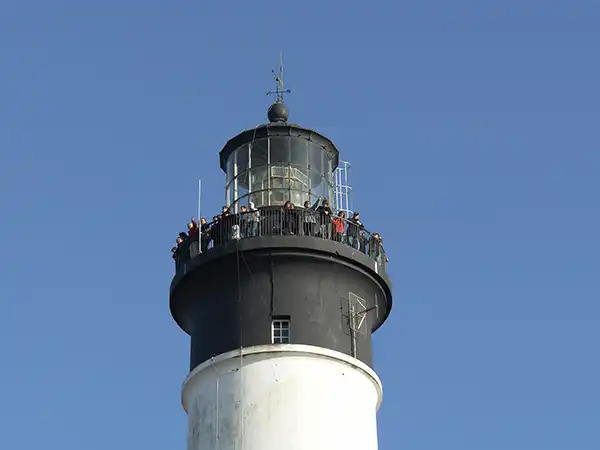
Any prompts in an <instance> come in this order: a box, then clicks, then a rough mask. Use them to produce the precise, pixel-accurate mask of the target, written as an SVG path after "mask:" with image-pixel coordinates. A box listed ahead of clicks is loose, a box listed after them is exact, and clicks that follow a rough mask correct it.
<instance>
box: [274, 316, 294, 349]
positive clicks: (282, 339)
mask: <svg viewBox="0 0 600 450" xmlns="http://www.w3.org/2000/svg"><path fill="white" fill-rule="evenodd" d="M271 342H272V343H273V344H289V342H290V319H289V318H287V317H286V318H275V319H273V322H272V324H271Z"/></svg>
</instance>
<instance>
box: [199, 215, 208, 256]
mask: <svg viewBox="0 0 600 450" xmlns="http://www.w3.org/2000/svg"><path fill="white" fill-rule="evenodd" d="M209 244H210V225H209V224H208V222H207V221H206V218H205V217H201V218H200V251H201V252H202V253H205V252H206V251H207V250H208V245H209Z"/></svg>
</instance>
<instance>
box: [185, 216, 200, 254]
mask: <svg viewBox="0 0 600 450" xmlns="http://www.w3.org/2000/svg"><path fill="white" fill-rule="evenodd" d="M187 238H188V241H189V243H190V258H193V257H194V256H196V255H197V254H198V253H200V239H199V238H200V236H199V234H198V223H197V222H196V219H194V218H193V217H192V219H191V221H190V223H188V237H187Z"/></svg>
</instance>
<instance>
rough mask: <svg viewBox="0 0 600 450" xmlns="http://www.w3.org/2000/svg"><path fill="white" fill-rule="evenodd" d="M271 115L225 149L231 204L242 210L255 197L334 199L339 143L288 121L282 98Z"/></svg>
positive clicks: (264, 201)
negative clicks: (337, 146)
mask: <svg viewBox="0 0 600 450" xmlns="http://www.w3.org/2000/svg"><path fill="white" fill-rule="evenodd" d="M268 117H269V121H270V122H269V123H268V124H266V125H259V126H258V127H256V128H254V129H250V130H246V131H244V132H242V133H240V134H239V135H237V136H235V137H234V138H232V139H230V140H229V141H228V142H227V144H226V145H225V147H224V148H223V150H221V152H220V160H221V161H220V162H221V169H222V170H223V171H224V172H225V180H226V181H225V194H226V204H227V206H228V207H230V208H231V209H232V211H233V212H236V213H237V212H238V211H239V207H241V206H242V205H248V204H249V203H250V202H253V203H254V205H255V206H256V207H261V206H277V205H283V204H284V203H285V202H287V201H291V202H292V203H293V204H294V205H296V206H302V205H303V204H304V202H306V201H309V202H310V203H311V205H312V204H314V203H315V202H316V201H317V200H318V199H319V198H327V199H332V198H333V195H334V176H333V173H334V171H335V169H336V168H337V166H338V162H339V153H338V150H337V148H336V147H335V145H334V144H333V143H332V142H331V141H330V140H329V139H327V138H326V137H325V136H323V135H321V134H319V133H317V132H316V131H313V130H309V129H306V128H302V127H300V126H298V125H292V124H288V123H287V117H288V114H287V108H286V107H285V105H284V104H283V103H280V102H277V103H275V104H273V105H272V106H271V108H270V109H269V113H268Z"/></svg>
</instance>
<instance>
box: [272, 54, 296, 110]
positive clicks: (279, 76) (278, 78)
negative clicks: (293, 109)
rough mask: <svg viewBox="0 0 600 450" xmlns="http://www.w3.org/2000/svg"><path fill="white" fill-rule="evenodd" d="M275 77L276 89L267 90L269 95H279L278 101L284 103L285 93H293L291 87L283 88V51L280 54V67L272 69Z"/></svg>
mask: <svg viewBox="0 0 600 450" xmlns="http://www.w3.org/2000/svg"><path fill="white" fill-rule="evenodd" d="M271 72H272V73H273V78H274V79H275V90H274V91H267V95H273V94H275V95H276V96H277V100H276V102H277V103H283V94H291V93H292V90H291V89H285V90H284V89H283V52H282V53H280V54H279V69H278V71H277V72H276V71H275V69H273V70H272V71H271Z"/></svg>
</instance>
